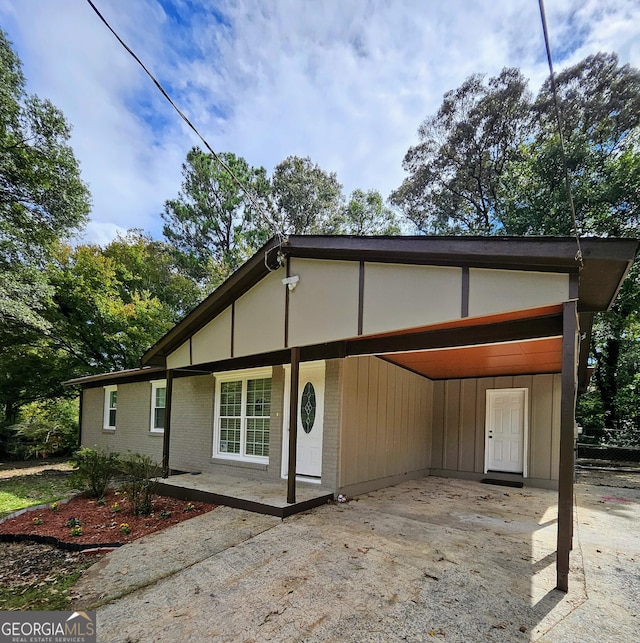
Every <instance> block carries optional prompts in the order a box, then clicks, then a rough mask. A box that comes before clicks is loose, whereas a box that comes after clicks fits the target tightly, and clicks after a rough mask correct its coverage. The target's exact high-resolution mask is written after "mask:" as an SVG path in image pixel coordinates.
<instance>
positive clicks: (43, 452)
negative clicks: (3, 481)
mask: <svg viewBox="0 0 640 643" xmlns="http://www.w3.org/2000/svg"><path fill="white" fill-rule="evenodd" d="M5 433H6V434H7V435H6V438H5V440H6V451H7V455H8V456H9V457H11V458H12V459H19V460H30V459H32V458H48V457H51V456H54V455H63V454H67V453H71V451H72V450H73V449H75V448H76V446H77V445H78V401H77V400H65V399H56V400H49V401H46V402H31V403H30V404H25V405H24V406H23V407H22V408H21V409H20V413H19V415H18V422H17V423H16V424H13V425H12V426H9V427H6V428H5Z"/></svg>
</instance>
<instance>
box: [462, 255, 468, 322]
mask: <svg viewBox="0 0 640 643" xmlns="http://www.w3.org/2000/svg"><path fill="white" fill-rule="evenodd" d="M468 316H469V266H464V267H463V268H462V302H461V317H468Z"/></svg>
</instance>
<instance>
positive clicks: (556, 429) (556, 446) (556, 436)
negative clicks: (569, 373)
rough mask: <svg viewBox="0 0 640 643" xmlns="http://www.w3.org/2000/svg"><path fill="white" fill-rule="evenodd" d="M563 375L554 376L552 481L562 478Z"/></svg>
mask: <svg viewBox="0 0 640 643" xmlns="http://www.w3.org/2000/svg"><path fill="white" fill-rule="evenodd" d="M561 383H562V375H560V374H559V373H557V374H555V375H554V376H553V410H552V416H551V417H552V421H551V427H552V429H551V479H552V480H558V478H559V476H560V397H561V390H562V388H561V386H562V384H561Z"/></svg>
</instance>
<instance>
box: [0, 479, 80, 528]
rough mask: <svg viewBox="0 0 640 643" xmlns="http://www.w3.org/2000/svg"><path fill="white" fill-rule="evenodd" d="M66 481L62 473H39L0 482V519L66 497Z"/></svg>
mask: <svg viewBox="0 0 640 643" xmlns="http://www.w3.org/2000/svg"><path fill="white" fill-rule="evenodd" d="M68 479H69V477H68V474H66V473H64V472H60V471H41V472H39V473H34V474H31V475H22V476H13V477H11V478H5V479H2V480H0V518H3V517H4V516H6V515H8V514H10V513H12V512H14V511H18V510H19V509H25V508H27V507H33V506H35V505H43V504H48V503H51V502H55V501H57V500H60V499H61V498H65V497H67V496H68V495H69V493H70V487H69V482H68Z"/></svg>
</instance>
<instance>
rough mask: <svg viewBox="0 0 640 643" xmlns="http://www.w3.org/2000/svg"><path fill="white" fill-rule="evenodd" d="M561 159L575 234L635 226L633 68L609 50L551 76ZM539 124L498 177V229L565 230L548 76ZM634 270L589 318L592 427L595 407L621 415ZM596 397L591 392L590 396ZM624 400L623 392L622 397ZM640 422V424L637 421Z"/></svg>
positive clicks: (629, 377) (626, 391) (638, 124)
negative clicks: (607, 305) (607, 307)
mask: <svg viewBox="0 0 640 643" xmlns="http://www.w3.org/2000/svg"><path fill="white" fill-rule="evenodd" d="M556 85H557V90H558V97H559V108H560V114H561V123H562V130H563V138H564V141H565V151H566V165H567V169H568V172H569V180H570V185H571V193H572V197H573V202H574V208H575V215H576V226H577V230H578V233H579V234H580V235H585V234H586V235H598V236H615V237H637V236H638V235H640V221H639V219H638V217H639V213H640V209H639V206H640V149H639V148H638V142H639V141H638V137H639V135H640V72H638V70H636V69H633V68H631V67H629V66H628V65H624V66H622V67H620V66H619V65H618V58H617V56H616V55H615V54H603V53H600V54H597V55H596V56H590V57H588V58H586V59H585V60H583V61H582V62H580V63H578V64H577V65H574V66H573V67H570V68H568V69H566V70H564V71H563V72H561V73H560V74H558V76H557V78H556ZM535 109H536V111H537V113H538V115H539V126H538V127H537V129H536V131H535V136H534V137H533V138H532V140H531V141H529V142H528V143H527V144H526V145H525V146H524V147H523V153H522V155H521V156H520V157H519V158H518V159H517V160H516V161H514V162H513V163H512V164H511V165H510V167H509V168H508V170H507V171H506V172H505V173H504V176H503V186H502V196H501V207H500V211H501V218H502V225H503V228H504V231H505V232H506V233H507V234H562V235H572V234H573V233H574V229H573V220H572V215H571V211H570V207H569V199H568V194H567V189H566V182H565V176H564V164H563V159H562V150H561V146H560V140H559V136H558V135H557V133H556V129H557V126H556V116H555V109H554V104H553V98H552V96H551V93H550V83H549V81H547V82H546V83H545V84H544V85H543V87H542V89H541V90H540V93H539V95H538V97H537V99H536V103H535ZM639 295H640V273H639V271H638V270H637V268H634V270H632V271H631V273H630V274H629V276H628V278H627V280H626V282H625V284H624V286H623V288H622V290H621V292H620V294H619V295H618V298H617V300H616V302H615V303H614V306H613V308H612V310H611V311H609V312H607V313H603V314H601V315H599V316H598V317H597V318H596V321H595V324H594V333H593V340H592V347H591V348H592V353H593V355H594V357H595V359H596V368H595V372H594V382H595V389H594V390H593V391H591V392H590V393H589V398H588V399H585V400H584V401H583V402H582V403H581V405H580V406H579V418H580V420H581V421H582V422H583V423H584V424H585V425H588V426H590V428H591V430H592V431H593V432H598V431H597V430H596V429H595V428H594V427H595V425H596V424H597V423H594V422H593V421H592V419H591V418H589V417H587V416H586V413H588V412H590V411H594V410H595V409H598V414H599V415H600V417H601V422H602V424H600V431H599V432H600V433H601V432H602V429H603V428H604V429H607V430H609V431H620V430H621V429H622V428H623V425H624V424H625V422H626V421H627V420H629V417H630V415H629V414H630V409H631V408H632V406H633V405H632V404H629V399H630V396H632V395H635V402H636V403H639V402H640V390H638V391H637V392H634V389H633V388H632V387H631V386H630V384H629V382H631V381H633V380H634V373H633V372H632V371H631V370H629V369H633V367H634V362H633V361H632V360H629V359H626V356H628V354H629V351H631V353H634V354H635V352H636V351H637V347H636V346H635V342H630V341H629V339H628V338H629V337H630V336H632V335H633V333H632V332H631V325H633V324H635V322H634V319H636V317H637V311H638V303H637V302H638V296H639ZM594 398H595V399H594ZM625 400H626V401H625ZM638 428H640V427H638Z"/></svg>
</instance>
